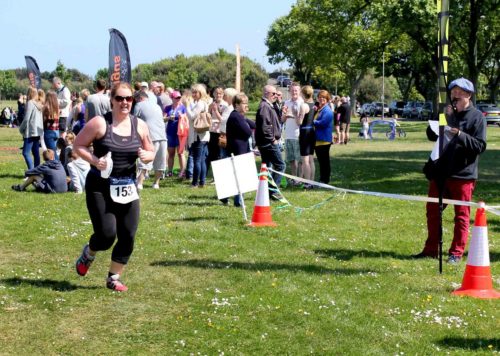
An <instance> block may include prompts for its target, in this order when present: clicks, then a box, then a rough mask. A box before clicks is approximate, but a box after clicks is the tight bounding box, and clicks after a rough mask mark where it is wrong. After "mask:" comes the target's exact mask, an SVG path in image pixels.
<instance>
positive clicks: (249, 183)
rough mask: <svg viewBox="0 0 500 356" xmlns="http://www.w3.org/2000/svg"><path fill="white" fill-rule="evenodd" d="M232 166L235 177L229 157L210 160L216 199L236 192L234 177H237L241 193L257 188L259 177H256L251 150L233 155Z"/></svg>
mask: <svg viewBox="0 0 500 356" xmlns="http://www.w3.org/2000/svg"><path fill="white" fill-rule="evenodd" d="M234 166H235V170H236V177H235V174H234V170H233V163H232V162H231V157H228V158H224V159H219V160H217V161H212V172H213V175H214V180H215V189H216V190H217V198H218V199H223V198H227V197H231V196H233V195H237V194H238V187H237V185H236V178H237V179H238V184H239V187H240V192H241V193H247V192H252V191H255V190H257V187H258V185H259V179H258V177H257V167H256V166H255V156H254V154H253V152H250V153H245V154H243V155H239V156H235V157H234Z"/></svg>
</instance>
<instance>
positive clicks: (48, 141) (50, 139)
mask: <svg viewBox="0 0 500 356" xmlns="http://www.w3.org/2000/svg"><path fill="white" fill-rule="evenodd" d="M43 139H44V141H45V145H46V146H47V148H48V149H49V150H52V151H54V159H59V157H58V156H57V140H58V139H59V131H54V130H44V131H43Z"/></svg>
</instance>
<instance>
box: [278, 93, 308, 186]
mask: <svg viewBox="0 0 500 356" xmlns="http://www.w3.org/2000/svg"><path fill="white" fill-rule="evenodd" d="M290 97H291V98H290V99H289V100H287V101H285V104H284V105H283V110H282V111H283V113H282V121H283V122H284V124H285V151H286V161H287V162H289V163H290V169H291V174H292V175H293V176H299V162H300V159H301V157H300V145H299V133H300V124H301V123H302V120H303V119H304V110H303V108H302V104H303V103H304V100H303V99H302V98H301V97H300V85H299V84H298V83H293V84H292V85H291V86H290Z"/></svg>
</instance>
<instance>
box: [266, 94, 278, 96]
mask: <svg viewBox="0 0 500 356" xmlns="http://www.w3.org/2000/svg"><path fill="white" fill-rule="evenodd" d="M267 94H271V95H272V96H275V95H278V93H267Z"/></svg>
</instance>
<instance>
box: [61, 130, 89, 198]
mask: <svg viewBox="0 0 500 356" xmlns="http://www.w3.org/2000/svg"><path fill="white" fill-rule="evenodd" d="M69 135H70V133H69V132H68V134H67V135H66V139H67V138H68V136H69ZM68 155H69V158H68V163H67V168H68V175H69V177H70V182H69V190H70V191H72V192H76V193H78V194H82V193H83V192H84V190H85V180H86V179H87V174H88V173H89V171H90V163H88V162H87V161H85V160H84V159H83V158H81V157H80V156H78V154H77V153H76V152H75V151H73V149H72V148H70V149H69V152H68Z"/></svg>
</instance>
